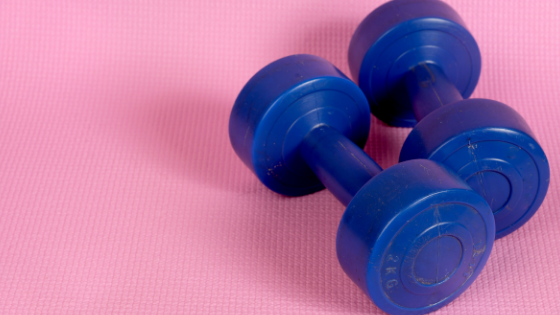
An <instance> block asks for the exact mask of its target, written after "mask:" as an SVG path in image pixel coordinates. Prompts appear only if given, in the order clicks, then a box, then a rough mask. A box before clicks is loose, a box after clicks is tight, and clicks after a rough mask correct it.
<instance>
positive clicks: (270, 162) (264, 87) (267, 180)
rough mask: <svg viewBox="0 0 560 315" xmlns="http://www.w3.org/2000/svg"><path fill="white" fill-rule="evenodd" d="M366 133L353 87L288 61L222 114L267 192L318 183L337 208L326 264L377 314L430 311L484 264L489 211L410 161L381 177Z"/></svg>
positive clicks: (427, 166)
mask: <svg viewBox="0 0 560 315" xmlns="http://www.w3.org/2000/svg"><path fill="white" fill-rule="evenodd" d="M369 127H370V113H369V105H368V103H367V99H366V98H365V96H364V95H363V93H362V92H361V90H360V89H359V87H358V86H356V85H355V84H354V83H353V82H352V81H350V80H349V79H348V78H347V77H346V76H345V75H344V74H342V73H341V72H340V71H339V70H338V69H337V68H335V67H334V66H333V65H332V64H330V63H329V62H328V61H326V60H324V59H322V58H319V57H316V56H311V55H294V56H289V57H286V58H282V59H280V60H277V61H275V62H273V63H271V64H269V65H268V66H266V67H265V68H263V69H262V70H260V71H259V72H258V73H257V74H256V75H255V76H253V77H252V78H251V79H250V80H249V82H248V83H247V84H246V85H245V87H244V88H243V90H242V91H241V93H240V94H239V96H238V97H237V100H236V101H235V104H234V106H233V110H232V112H231V117H230V122H229V135H230V140H231V144H232V146H233V148H234V150H235V152H236V153H237V154H238V156H239V157H240V158H241V160H242V161H243V162H244V163H245V164H246V165H247V166H248V167H249V168H250V169H251V170H252V171H253V172H254V173H255V174H256V175H257V177H258V178H259V179H260V180H261V182H263V183H264V184H265V185H266V186H267V187H268V188H270V189H272V190H273V191H275V192H278V193H281V194H284V195H291V196H299V195H305V194H309V193H312V192H315V191H317V190H320V189H322V188H323V187H324V186H326V187H327V188H328V189H329V190H330V191H331V192H332V193H333V194H334V196H335V197H336V198H337V199H338V200H339V201H340V202H341V203H342V204H344V205H345V206H347V209H346V211H345V212H344V215H343V216H342V220H341V222H340V226H339V229H338V234H337V238H336V250H337V256H338V260H339V262H340V265H341V266H342V268H343V270H344V271H345V272H346V274H347V275H348V276H349V277H350V278H351V279H352V280H353V281H354V282H355V283H356V284H357V285H358V286H359V287H360V288H361V289H362V290H363V292H365V293H366V295H367V296H368V297H369V298H370V299H371V300H372V301H373V302H374V303H375V304H376V305H377V306H378V307H379V308H381V309H382V310H384V311H385V312H387V313H390V314H423V313H428V312H430V311H434V310H436V309H438V308H440V307H442V306H444V305H446V304H448V303H449V302H451V301H452V300H453V299H454V298H456V297H457V296H459V295H460V294H461V293H462V292H463V291H465V290H466V289H467V288H468V287H469V286H470V285H471V284H472V282H473V281H474V280H475V279H476V277H477V276H478V275H479V273H480V272H481V270H482V268H483V267H484V265H485V264H486V261H487V259H488V256H489V255H490V252H491V250H492V246H493V242H494V236H495V225H494V218H493V215H492V211H491V209H490V207H489V206H488V204H487V203H486V201H485V200H484V198H482V197H481V196H480V195H479V194H477V193H476V192H475V191H474V190H473V189H472V188H470V187H469V186H468V185H467V183H465V182H464V181H463V180H461V179H460V178H459V176H457V174H455V173H453V172H452V171H450V170H449V169H448V168H446V167H445V166H443V165H442V164H439V163H437V162H434V161H429V160H420V159H415V160H410V161H406V162H403V163H399V164H397V165H394V166H392V167H389V168H388V169H386V170H384V171H382V169H381V168H380V167H379V165H378V164H377V163H376V162H375V161H373V160H372V159H371V158H370V157H369V156H368V155H367V154H366V153H365V152H364V151H363V150H362V149H361V147H362V146H363V144H364V143H365V141H366V139H367V136H368V134H369ZM323 185H324V186H323Z"/></svg>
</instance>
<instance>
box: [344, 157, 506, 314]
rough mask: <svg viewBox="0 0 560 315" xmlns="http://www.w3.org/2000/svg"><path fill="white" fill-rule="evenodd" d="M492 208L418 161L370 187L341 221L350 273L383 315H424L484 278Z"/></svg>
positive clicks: (437, 167) (443, 171)
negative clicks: (477, 279) (480, 277)
mask: <svg viewBox="0 0 560 315" xmlns="http://www.w3.org/2000/svg"><path fill="white" fill-rule="evenodd" d="M494 233H495V227H494V219H493V216H492V211H491V210H490V208H489V206H488V204H487V203H486V202H485V201H484V199H483V198H482V197H480V196H479V195H478V194H477V193H476V192H474V191H473V190H472V189H471V188H469V186H468V185H466V183H465V182H463V181H462V180H460V179H459V178H458V176H457V175H456V174H453V173H452V172H451V171H450V170H448V169H447V168H445V167H444V166H442V165H441V164H439V163H435V162H433V161H429V160H412V161H407V162H403V163H399V164H397V165H395V166H392V167H390V168H388V169H387V170H385V171H384V172H382V173H381V174H379V175H378V176H376V177H375V178H373V179H372V180H370V181H369V182H368V183H367V184H366V185H365V186H364V187H363V188H362V189H361V190H360V191H359V192H358V194H357V195H356V196H355V197H354V199H353V200H352V201H351V202H350V204H349V205H348V208H347V210H346V212H345V213H344V215H343V218H342V221H341V223H340V226H339V230H338V235H337V254H338V259H339V262H340V264H341V266H342V268H343V269H344V271H345V272H346V273H347V274H348V276H350V278H351V279H352V280H353V281H354V282H355V283H356V284H357V285H358V286H359V287H360V288H362V290H363V291H364V292H365V293H366V294H367V295H368V296H369V297H370V298H371V299H372V300H373V301H374V302H375V304H376V305H377V306H378V307H379V308H381V309H382V310H383V311H385V312H387V313H389V314H424V313H428V312H431V311H434V310H436V309H438V308H441V307H443V306H444V305H446V304H448V303H449V302H451V301H452V300H453V299H454V298H456V297H458V296H459V295H460V294H461V293H462V292H464V291H465V290H466V289H467V288H468V287H469V286H470V285H471V284H472V282H473V281H474V280H475V279H476V277H477V276H478V275H479V273H480V272H481V271H482V269H483V267H484V265H485V264H486V261H487V259H488V256H489V255H490V252H491V250H492V246H493V243H494Z"/></svg>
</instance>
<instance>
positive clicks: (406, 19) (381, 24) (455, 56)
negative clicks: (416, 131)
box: [348, 0, 481, 127]
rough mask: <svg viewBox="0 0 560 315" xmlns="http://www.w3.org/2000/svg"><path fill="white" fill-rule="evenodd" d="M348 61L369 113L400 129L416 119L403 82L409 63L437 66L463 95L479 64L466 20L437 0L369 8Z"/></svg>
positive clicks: (413, 0)
mask: <svg viewBox="0 0 560 315" xmlns="http://www.w3.org/2000/svg"><path fill="white" fill-rule="evenodd" d="M348 62H349V64H350V70H351V73H352V76H353V78H354V80H356V81H357V82H358V84H359V86H360V88H361V89H362V90H363V91H364V93H365V94H366V97H367V98H368V101H369V104H370V107H371V112H372V113H373V114H374V115H375V116H376V117H377V118H379V119H381V120H382V121H384V122H386V123H388V124H389V125H394V126H402V127H412V126H414V125H415V124H416V122H417V121H416V118H415V117H414V113H413V111H412V107H411V105H410V101H409V99H408V96H407V93H406V91H405V90H404V87H403V86H402V80H403V77H404V75H405V74H406V73H407V72H408V71H409V69H410V68H411V67H413V66H415V65H417V64H419V63H421V62H425V63H434V64H437V65H438V66H439V67H440V68H441V69H442V70H443V72H444V73H445V75H446V76H447V77H448V78H449V80H450V81H451V82H452V83H453V84H454V85H455V86H456V87H457V89H458V90H459V91H460V92H461V94H462V96H463V97H464V98H468V97H469V96H470V95H471V93H472V92H473V91H474V88H475V86H476V84H477V82H478V78H479V76H480V68H481V59H480V51H479V49H478V46H477V44H476V41H475V40H474V38H473V37H472V35H471V34H470V33H469V31H468V30H467V29H466V27H465V23H464V22H463V21H462V20H461V18H460V17H459V15H458V14H457V13H456V12H455V11H454V10H453V9H452V8H451V7H450V6H448V5H447V4H445V3H443V2H441V1H436V0H400V1H399V0H395V1H389V2H388V3H385V4H384V5H382V6H380V7H379V8H377V9H376V10H374V11H373V12H372V13H371V14H370V15H368V16H367V17H366V18H365V19H364V20H363V21H362V23H361V24H360V25H359V26H358V28H357V29H356V32H355V33H354V36H353V37H352V40H351V42H350V48H349V51H348Z"/></svg>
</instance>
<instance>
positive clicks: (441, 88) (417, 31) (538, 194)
mask: <svg viewBox="0 0 560 315" xmlns="http://www.w3.org/2000/svg"><path fill="white" fill-rule="evenodd" d="M348 60H349V65H350V70H351V73H352V76H353V78H354V80H356V81H357V82H358V85H359V86H360V88H361V89H362V91H363V92H364V94H365V95H366V97H367V98H368V101H369V105H370V109H371V112H372V113H373V114H374V115H375V116H376V117H377V118H379V119H380V120H382V121H384V122H385V123H387V124H389V125H393V126H403V127H413V126H415V128H414V129H413V130H412V132H411V133H410V134H409V136H408V138H407V139H406V141H405V142H404V145H403V148H402V150H401V153H400V158H399V160H400V161H407V160H411V159H419V158H423V159H430V160H433V161H438V162H441V163H443V164H445V165H446V166H447V167H449V168H450V169H451V170H453V171H454V172H456V173H458V175H459V176H460V177H461V178H462V179H463V180H465V181H466V182H467V183H468V184H469V185H470V186H471V187H472V188H473V189H474V190H475V191H477V192H478V193H479V194H480V195H481V196H483V197H484V198H485V199H486V201H487V202H488V204H489V205H490V207H491V208H492V211H493V212H494V216H495V221H496V233H497V234H496V238H500V237H503V236H505V235H507V234H509V233H511V232H513V231H515V230H516V229H518V228H519V227H521V226H522V225H523V224H525V223H526V222H527V221H528V220H529V219H530V218H531V217H532V216H533V215H534V214H535V212H536V211H537V209H538V208H539V206H540V205H541V203H542V202H543V200H544V197H545V195H546V192H547V190H548V184H549V179H550V169H549V165H548V161H547V158H546V155H545V153H544V151H543V149H542V148H541V146H540V145H539V143H538V142H537V141H536V140H535V136H534V134H533V132H532V131H531V129H530V128H529V126H528V125H527V123H526V122H525V120H524V119H523V118H522V117H521V116H520V115H519V114H518V113H517V112H516V111H515V110H513V109H512V108H511V107H509V106H507V105H505V104H502V103H499V102H496V101H493V100H487V99H466V98H468V97H469V96H470V95H471V93H472V92H473V90H474V88H475V86H476V84H477V82H478V78H479V75H480V68H481V57H480V51H479V49H478V46H477V44H476V41H475V40H474V38H473V37H472V35H471V34H470V33H469V31H468V30H467V28H466V26H465V23H464V22H463V20H462V19H461V18H460V17H459V15H458V14H457V12H455V11H454V10H453V9H452V8H451V7H450V6H448V5H447V4H445V3H444V2H441V1H438V0H394V1H390V2H388V3H385V4H383V5H381V6H380V7H378V8H377V9H376V10H374V11H373V12H372V13H371V14H369V15H368V16H367V17H366V18H365V19H364V20H363V21H362V23H361V24H360V25H359V26H358V28H357V29H356V31H355V33H354V35H353V37H352V40H351V43H350V49H349V52H348Z"/></svg>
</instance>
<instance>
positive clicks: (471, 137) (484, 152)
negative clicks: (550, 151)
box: [400, 99, 550, 238]
mask: <svg viewBox="0 0 560 315" xmlns="http://www.w3.org/2000/svg"><path fill="white" fill-rule="evenodd" d="M418 158H426V159H430V160H434V161H438V162H441V163H443V164H445V165H446V166H447V167H449V168H450V169H451V170H453V171H455V172H456V173H457V174H458V175H459V176H460V177H461V178H462V179H463V180H465V181H466V182H467V183H468V184H469V185H470V186H471V187H472V188H473V189H474V190H475V191H477V192H478V193H479V194H480V195H481V196H482V197H484V198H485V199H486V201H487V202H488V204H489V205H490V207H491V208H492V211H493V212H494V218H495V221H496V233H497V234H496V238H500V237H503V236H506V235H508V234H509V233H511V232H513V231H515V230H516V229H518V228H519V227H521V226H522V225H523V224H525V222H527V221H528V220H529V219H530V218H531V217H532V216H533V215H534V214H535V212H536V211H537V209H538V208H539V206H540V205H541V203H542V201H543V200H544V197H545V195H546V192H547V190H548V184H549V180H550V168H549V165H548V161H547V158H546V155H545V153H544V151H543V150H542V148H541V146H540V145H539V143H538V142H537V141H536V140H535V137H534V135H533V133H532V132H531V129H530V128H529V126H528V125H527V123H526V122H525V120H523V118H522V117H521V116H520V115H519V114H518V113H516V112H515V111H514V110H513V109H512V108H510V107H509V106H507V105H505V104H502V103H499V102H496V101H492V100H484V99H469V100H464V101H460V102H456V103H453V104H450V105H447V106H444V107H442V108H440V109H438V110H436V111H434V112H432V113H430V114H429V115H428V116H426V117H425V118H424V119H423V120H422V121H421V122H420V123H418V125H417V126H416V127H415V128H414V130H413V131H412V132H411V133H410V135H409V136H408V138H407V139H406V141H405V143H404V145H403V148H402V150H401V155H400V160H401V161H406V160H411V159H418Z"/></svg>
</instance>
